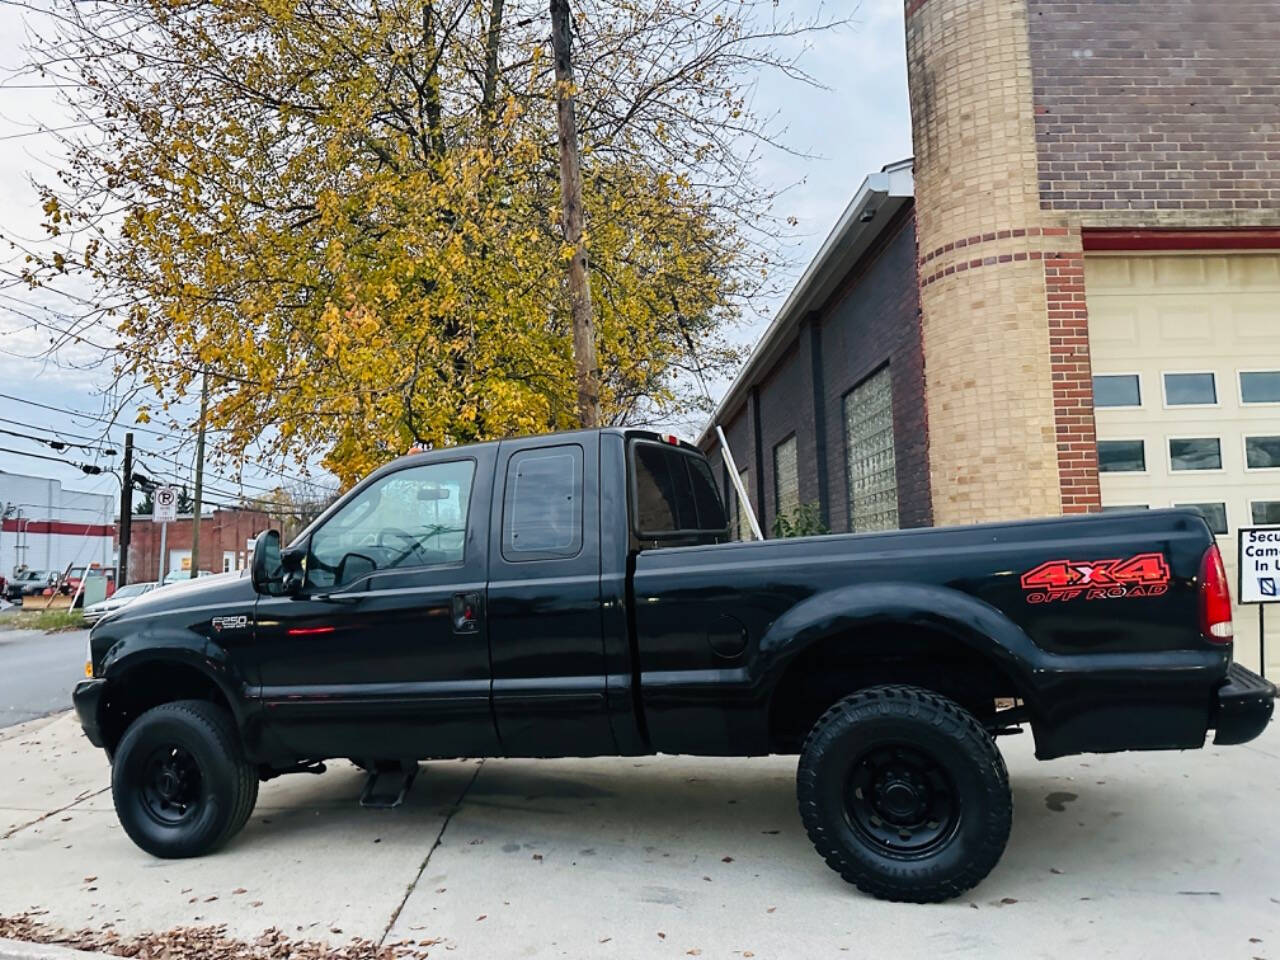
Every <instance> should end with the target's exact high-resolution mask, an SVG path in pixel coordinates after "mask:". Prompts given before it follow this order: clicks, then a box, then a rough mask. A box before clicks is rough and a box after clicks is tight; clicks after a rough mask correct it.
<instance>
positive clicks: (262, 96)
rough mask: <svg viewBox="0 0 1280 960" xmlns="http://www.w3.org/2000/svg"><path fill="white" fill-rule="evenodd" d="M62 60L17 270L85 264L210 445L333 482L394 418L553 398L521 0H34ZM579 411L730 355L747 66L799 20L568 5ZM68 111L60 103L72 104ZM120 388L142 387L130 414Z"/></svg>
mask: <svg viewBox="0 0 1280 960" xmlns="http://www.w3.org/2000/svg"><path fill="white" fill-rule="evenodd" d="M54 5H55V12H56V14H57V16H58V18H59V19H58V22H59V24H60V26H59V28H58V30H57V31H56V33H55V34H54V35H52V36H50V37H47V38H44V39H42V40H41V41H39V43H38V46H37V50H38V63H39V65H40V67H41V69H42V70H44V71H45V72H47V73H48V74H50V75H52V76H55V77H57V78H58V80H59V82H61V83H64V84H66V85H67V86H68V88H69V94H68V95H69V97H70V99H71V102H72V104H73V106H74V108H75V110H76V111H77V116H78V127H77V130H76V132H74V133H69V134H64V135H63V136H64V137H65V142H66V144H67V146H68V163H67V166H66V168H65V169H64V170H63V171H62V172H61V175H60V177H59V180H58V181H57V182H56V183H53V184H49V185H46V186H45V187H43V188H42V189H43V201H44V205H45V212H46V216H47V227H48V230H49V233H50V237H51V239H52V242H53V243H54V245H55V247H56V249H55V250H53V251H50V250H49V249H48V248H41V249H34V248H33V249H32V250H31V251H30V256H29V260H30V262H29V268H28V272H27V274H26V276H25V278H24V279H25V280H26V281H27V282H29V283H32V284H41V283H48V282H50V281H51V279H52V278H57V277H61V276H63V275H65V274H68V273H76V272H78V273H81V274H84V275H86V276H87V277H88V278H90V279H91V280H92V282H93V284H94V288H95V290H96V291H97V296H96V297H95V299H94V302H93V304H92V305H91V307H90V309H89V310H88V311H87V312H86V314H85V317H84V318H81V320H80V323H81V326H80V327H78V328H77V333H83V332H84V331H85V330H87V329H89V327H88V326H87V325H91V324H106V325H108V326H110V327H111V328H112V329H113V331H114V332H115V333H116V335H117V336H118V337H119V346H118V350H117V360H116V362H117V364H118V372H119V374H120V376H121V377H124V378H134V379H135V380H136V381H137V382H140V383H141V384H143V385H145V386H147V387H149V388H150V389H151V390H152V391H154V393H155V395H156V396H157V397H158V398H159V401H158V402H159V404H160V405H165V404H167V403H170V402H172V401H174V400H176V399H179V398H182V397H184V396H187V395H188V394H189V393H190V392H191V391H192V390H198V389H199V387H198V380H199V372H200V371H201V370H204V369H206V368H207V369H208V370H209V371H210V401H209V412H208V424H209V428H210V431H211V436H212V437H213V438H214V439H215V443H216V444H217V446H218V448H219V449H220V451H221V452H222V453H223V454H224V455H230V456H243V455H244V453H245V451H246V450H248V449H250V448H254V449H255V450H257V451H258V455H260V456H262V455H265V456H268V457H272V456H274V457H277V458H286V457H294V458H299V459H305V458H307V457H308V456H311V455H313V454H314V453H315V452H316V451H323V453H324V464H325V466H327V467H328V468H329V469H331V470H332V471H333V472H334V473H336V474H337V476H338V477H339V478H340V480H341V481H342V482H343V483H344V484H348V483H351V482H353V481H354V480H355V479H356V478H358V477H359V476H361V475H362V474H364V473H365V472H367V471H368V470H370V469H371V468H373V467H375V466H377V465H378V464H380V463H382V462H385V460H387V459H388V458H390V457H392V456H395V455H397V454H399V453H403V452H404V451H405V450H407V449H408V448H409V447H410V446H413V445H420V446H443V445H450V444H457V443H463V442H468V441H472V440H480V439H488V438H494V437H501V436H507V435H511V434H520V433H534V432H541V431H546V430H552V429H560V428H565V427H571V426H574V425H576V423H577V422H578V414H577V411H578V399H577V386H576V383H575V377H574V365H573V342H572V335H571V328H570V322H569V311H570V303H569V297H568V293H567V290H566V264H567V262H568V259H569V258H571V257H572V256H573V255H574V250H575V246H574V244H572V243H568V242H566V238H565V236H564V234H563V233H562V231H561V217H560V193H559V188H560V182H559V177H558V174H557V169H558V167H557V160H558V157H557V150H556V120H555V101H556V92H557V90H556V86H555V75H554V69H553V64H552V62H551V55H550V46H549V43H548V36H549V24H548V21H547V11H546V7H545V6H544V5H543V2H538V3H533V2H530V0H483V2H480V0H413V2H408V0H179V2H174V0H95V2H91V3H89V4H83V3H79V2H74V0H55V4H54ZM574 14H575V21H574V24H573V27H574V31H575V32H574V40H575V46H574V52H575V64H574V67H575V72H576V76H575V78H574V84H575V89H574V91H573V92H574V95H575V97H576V100H577V105H578V112H577V119H576V123H577V128H578V134H579V140H580V144H581V179H582V188H583V206H584V212H585V232H584V235H583V238H582V242H583V243H584V244H585V245H586V247H587V249H589V251H590V262H591V295H592V299H593V301H594V314H595V315H594V324H595V329H594V335H595V347H596V350H597V352H598V356H599V394H600V406H601V409H602V413H603V419H604V420H605V421H606V422H614V423H626V422H636V421H649V422H653V421H658V420H662V419H665V418H669V417H672V416H674V415H678V414H681V413H687V412H688V411H689V410H690V409H691V407H696V406H697V405H698V404H699V403H700V402H702V401H701V398H700V397H699V394H698V392H697V391H696V390H695V389H693V385H694V383H696V378H697V377H700V376H702V375H704V374H705V375H708V376H710V375H714V374H720V373H723V372H725V371H727V370H728V369H730V368H731V367H732V366H733V365H734V363H735V362H736V361H737V358H738V354H737V351H736V350H735V349H733V348H732V347H731V346H730V345H729V343H728V341H727V339H726V337H725V331H726V329H727V327H728V326H729V325H731V324H732V323H733V322H734V321H735V320H736V318H737V317H738V316H739V313H740V311H741V309H742V307H743V304H744V302H745V301H746V300H747V299H748V298H749V297H751V296H752V295H753V293H754V292H755V290H756V289H757V288H758V286H759V284H760V282H761V278H762V277H763V276H764V272H765V269H766V267H767V263H768V258H769V256H770V246H769V243H768V238H769V237H770V236H771V234H772V231H771V230H770V229H769V228H768V226H767V225H766V221H765V220H764V219H762V218H766V217H767V216H768V211H769V206H770V200H771V197H770V196H769V195H768V194H767V193H766V192H764V191H761V190H759V189H758V188H757V187H756V186H755V185H754V181H753V179H752V177H751V165H752V158H753V155H754V154H753V150H754V146H753V145H757V144H759V143H760V142H762V141H768V140H769V139H770V134H769V131H768V128H767V126H766V125H765V124H764V123H762V122H761V121H759V120H758V119H756V118H754V117H752V116H751V114H750V111H749V110H748V109H747V106H746V103H745V100H744V96H745V95H744V90H745V89H746V84H747V83H748V82H749V80H750V79H751V76H752V75H753V73H754V71H755V70H757V69H758V68H761V67H769V68H778V69H783V70H786V71H788V72H790V73H792V74H794V75H797V76H799V77H801V78H802V79H804V77H803V74H801V73H800V71H799V68H798V67H797V66H796V64H795V63H794V62H791V61H788V60H783V59H780V58H779V57H777V56H776V55H775V54H774V53H772V52H771V50H772V47H771V44H772V42H773V41H774V40H776V39H777V38H778V37H781V36H795V35H799V34H803V33H805V32H807V31H811V30H816V29H821V28H822V26H823V24H819V23H813V22H803V23H802V22H795V21H785V22H778V21H775V20H774V19H773V18H774V16H775V15H774V13H773V6H772V4H771V3H768V2H766V0H688V2H682V0H584V2H582V3H577V4H575V9H574ZM86 130H87V131H88V132H85V131H86ZM144 415H145V414H144Z"/></svg>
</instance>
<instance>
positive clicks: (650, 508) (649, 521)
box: [631, 443, 725, 536]
mask: <svg viewBox="0 0 1280 960" xmlns="http://www.w3.org/2000/svg"><path fill="white" fill-rule="evenodd" d="M631 449H632V464H633V468H632V469H633V472H634V475H635V487H634V489H635V507H634V509H635V524H636V532H637V533H639V534H640V535H641V536H650V535H655V534H665V533H673V532H677V531H694V530H723V529H724V527H725V519H724V507H723V506H722V505H721V503H720V496H719V494H718V493H717V492H716V485H715V480H714V479H713V478H712V476H711V469H710V467H708V466H707V462H706V460H704V459H703V458H702V457H700V456H697V455H695V454H690V453H685V452H683V451H681V450H680V449H679V448H677V447H668V446H664V445H663V444H658V443H636V444H633V445H632V448H631Z"/></svg>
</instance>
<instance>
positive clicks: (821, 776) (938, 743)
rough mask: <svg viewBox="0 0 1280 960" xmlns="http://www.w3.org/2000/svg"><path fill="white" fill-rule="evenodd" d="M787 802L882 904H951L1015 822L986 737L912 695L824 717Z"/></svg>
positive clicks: (870, 700)
mask: <svg viewBox="0 0 1280 960" xmlns="http://www.w3.org/2000/svg"><path fill="white" fill-rule="evenodd" d="M797 793H798V796H799V801H800V816H801V818H802V819H803V820H804V825H805V829H806V830H807V831H808V833H809V839H810V840H812V841H813V845H814V846H815V847H817V849H818V852H819V853H820V854H822V856H823V858H824V859H825V860H826V861H827V863H828V864H829V865H830V866H831V868H832V869H833V870H835V871H836V872H837V873H839V874H840V875H841V876H842V877H844V879H845V880H847V881H849V882H850V883H852V884H854V885H855V886H857V887H858V889H859V890H862V891H863V892H864V893H869V894H871V895H872V896H875V897H879V898H880V899H883V900H905V901H909V902H913V903H933V902H937V901H940V900H949V899H951V898H952V897H956V896H959V895H960V894H961V893H963V892H964V891H966V890H968V889H970V888H971V887H973V886H975V885H976V884H977V883H978V882H979V881H981V880H982V879H983V877H985V876H986V875H987V874H988V873H990V872H991V869H992V868H993V867H994V866H995V865H996V862H997V861H998V860H999V859H1000V855H1001V854H1002V853H1003V852H1004V848H1005V844H1006V842H1007V841H1008V839H1009V828H1010V825H1011V823H1012V819H1013V798H1012V796H1011V795H1010V792H1009V775H1008V772H1007V771H1006V770H1005V766H1004V760H1003V758H1002V757H1001V756H1000V751H999V750H998V749H996V745H995V741H994V740H992V738H991V736H990V734H988V733H987V732H986V730H984V729H983V728H982V725H981V724H980V723H978V721H977V720H976V719H975V718H974V716H973V715H972V714H971V713H969V712H968V711H966V710H964V709H963V708H961V707H960V706H959V705H957V704H956V703H954V702H953V701H951V700H948V699H947V698H946V697H940V696H938V695H937V694H935V693H931V692H930V691H928V690H922V689H920V688H917V687H907V686H881V687H871V688H869V689H866V690H860V691H858V692H857V693H855V694H852V695H850V696H848V697H845V698H844V699H843V700H841V701H840V702H839V703H837V704H835V706H833V707H831V709H829V710H828V711H827V712H826V713H825V714H823V715H822V717H821V718H820V719H819V720H818V722H817V723H816V724H814V727H813V730H812V731H810V733H809V736H808V738H807V739H806V740H805V743H804V747H803V749H802V751H801V754H800V766H799V771H798V773H797Z"/></svg>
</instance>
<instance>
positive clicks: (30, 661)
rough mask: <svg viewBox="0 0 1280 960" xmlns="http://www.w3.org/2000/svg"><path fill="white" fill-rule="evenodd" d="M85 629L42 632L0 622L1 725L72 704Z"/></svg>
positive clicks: (81, 671) (79, 675)
mask: <svg viewBox="0 0 1280 960" xmlns="http://www.w3.org/2000/svg"><path fill="white" fill-rule="evenodd" d="M88 635H89V631H88V630H68V631H67V632H66V633H43V632H41V631H39V630H6V629H5V628H4V627H3V626H0V727H9V726H12V725H13V724H15V723H23V722H25V721H27V720H34V719H35V718H37V717H43V716H45V715H46V714H50V713H55V712H57V711H59V710H68V709H70V707H71V688H72V687H74V686H75V684H76V681H77V680H79V679H80V677H81V676H82V674H83V671H84V642H85V638H86V637H87V636H88Z"/></svg>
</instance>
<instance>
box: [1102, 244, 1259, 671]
mask: <svg viewBox="0 0 1280 960" xmlns="http://www.w3.org/2000/svg"><path fill="white" fill-rule="evenodd" d="M1085 290H1086V296H1087V297H1088V305H1089V345H1090V351H1091V353H1092V358H1093V373H1094V402H1095V409H1096V414H1095V415H1096V420H1097V427H1098V460H1099V470H1100V481H1101V487H1102V503H1103V507H1104V509H1116V508H1122V507H1167V506H1173V505H1182V504H1195V505H1198V506H1200V507H1201V509H1202V510H1203V511H1204V513H1205V515H1206V517H1207V518H1209V520H1210V524H1211V526H1213V527H1214V529H1215V532H1216V533H1218V534H1219V536H1218V543H1219V545H1220V546H1221V548H1222V552H1223V557H1224V559H1225V560H1226V562H1227V567H1228V571H1229V573H1230V575H1231V582H1232V593H1233V594H1234V593H1235V586H1236V570H1237V566H1236V530H1237V528H1238V527H1239V526H1240V525H1241V524H1245V525H1248V524H1250V523H1277V524H1280V254H1277V253H1170V254H1158V255H1148V254H1144V255H1140V256H1139V255H1118V254H1098V255H1090V256H1088V257H1087V258H1086V260H1085ZM1270 612H1271V614H1272V616H1271V628H1270V630H1269V631H1268V634H1269V636H1268V641H1269V643H1268V648H1269V649H1268V650H1267V661H1268V663H1267V666H1268V670H1267V672H1268V674H1269V675H1271V676H1275V675H1276V673H1275V672H1280V607H1272V608H1271V611H1270ZM1257 616H1258V615H1257V610H1256V609H1255V608H1252V607H1246V608H1237V610H1236V655H1237V657H1238V659H1240V661H1241V662H1243V663H1245V664H1248V665H1250V666H1253V667H1254V668H1255V669H1256V668H1257V666H1258V631H1257ZM1273 671H1275V672H1273Z"/></svg>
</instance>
